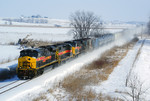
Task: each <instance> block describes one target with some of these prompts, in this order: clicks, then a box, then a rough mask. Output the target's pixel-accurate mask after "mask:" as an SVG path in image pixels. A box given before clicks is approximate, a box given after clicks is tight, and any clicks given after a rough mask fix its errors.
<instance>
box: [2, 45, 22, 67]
mask: <svg viewBox="0 0 150 101" xmlns="http://www.w3.org/2000/svg"><path fill="white" fill-rule="evenodd" d="M0 49H1V51H0V57H1V58H0V63H3V62H9V61H12V60H14V59H17V58H18V57H19V53H20V49H19V46H13V45H0ZM0 68H1V66H0Z"/></svg>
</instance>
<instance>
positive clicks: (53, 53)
mask: <svg viewBox="0 0 150 101" xmlns="http://www.w3.org/2000/svg"><path fill="white" fill-rule="evenodd" d="M114 40H115V34H104V35H100V36H98V37H91V38H84V39H77V40H71V41H65V42H62V43H58V44H53V45H46V46H40V47H38V48H31V49H30V48H29V49H24V50H21V51H20V56H19V58H18V66H17V68H16V74H17V76H18V78H19V79H32V78H34V77H36V76H38V75H42V74H43V72H44V71H45V69H46V68H51V69H54V68H55V67H57V66H58V65H60V64H61V63H63V62H66V61H67V60H69V59H72V58H75V57H77V56H79V55H80V54H83V53H85V52H87V51H89V50H93V49H96V48H99V47H101V46H103V45H106V44H108V43H110V42H112V41H114Z"/></svg>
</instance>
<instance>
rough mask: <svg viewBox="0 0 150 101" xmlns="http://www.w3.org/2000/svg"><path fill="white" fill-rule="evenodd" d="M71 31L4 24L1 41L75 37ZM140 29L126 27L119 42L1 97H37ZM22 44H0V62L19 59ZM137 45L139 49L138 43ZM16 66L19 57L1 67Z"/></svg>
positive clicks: (26, 99)
mask: <svg viewBox="0 0 150 101" xmlns="http://www.w3.org/2000/svg"><path fill="white" fill-rule="evenodd" d="M132 28H133V27H132ZM114 30H115V29H114ZM114 30H110V31H111V32H115V31H116V30H115V31H114ZM138 30H140V28H138ZM69 31H70V29H68V28H31V27H6V26H5V27H0V44H5V43H9V42H17V41H18V39H19V38H24V37H25V36H26V35H28V34H30V35H31V36H30V37H29V38H33V39H36V40H44V41H64V40H71V39H72V36H71V35H69V34H68V33H69ZM136 31H137V29H132V30H131V29H130V31H129V30H126V31H125V32H124V34H125V36H126V37H125V39H124V40H123V39H121V40H117V41H116V42H114V43H111V44H109V45H107V46H105V47H103V48H100V49H97V50H94V51H93V52H89V53H86V54H84V55H82V56H81V57H79V58H77V59H75V60H73V61H71V62H69V63H67V64H64V65H62V66H60V67H59V68H56V69H54V70H52V71H50V72H47V73H45V74H44V75H42V76H40V77H38V78H35V79H33V80H32V81H30V82H28V83H25V84H24V85H21V86H19V87H17V88H16V89H13V90H10V91H9V92H7V93H4V94H0V99H3V100H4V101H5V100H14V101H15V100H17V101H18V100H24V101H28V100H32V98H34V97H37V96H38V95H39V93H40V92H45V91H46V90H47V89H48V88H50V87H51V86H52V85H54V84H55V83H57V82H59V80H62V78H64V77H65V76H67V75H69V74H70V73H72V72H75V71H77V70H79V69H80V68H81V67H82V66H83V65H85V64H87V63H89V62H91V61H93V60H94V59H96V58H98V57H99V56H100V54H101V53H102V52H104V51H106V50H107V49H110V48H111V47H113V46H115V45H122V44H123V43H125V42H127V40H130V39H131V38H132V36H133V34H135V33H137V32H136ZM18 47H19V46H6V45H0V49H1V53H0V56H1V60H0V61H2V60H4V59H6V60H7V59H8V58H9V57H11V58H12V59H13V58H16V57H17V56H18V55H19V49H18ZM135 47H137V48H138V44H137V46H135ZM7 50H8V51H7ZM10 50H11V52H10ZM136 50H137V49H136V48H134V49H133V50H132V51H133V52H129V53H128V54H131V55H132V54H133V55H135V53H134V52H136ZM7 57H8V58H7ZM128 57H130V55H128ZM131 58H133V57H131ZM124 63H125V62H124ZM15 66H17V60H16V61H12V62H9V63H7V64H1V65H0V68H14V67H15ZM120 68H121V67H120ZM114 71H115V70H114ZM47 77H48V78H47ZM110 77H111V76H110ZM14 80H17V78H13V79H11V80H7V81H3V82H0V86H2V85H4V84H7V83H8V82H12V81H14ZM52 100H53V99H52Z"/></svg>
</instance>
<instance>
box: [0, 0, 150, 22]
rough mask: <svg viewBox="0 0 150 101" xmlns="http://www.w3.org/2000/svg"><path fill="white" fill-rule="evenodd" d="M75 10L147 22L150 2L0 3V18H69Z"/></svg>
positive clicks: (1, 0) (108, 18)
mask: <svg viewBox="0 0 150 101" xmlns="http://www.w3.org/2000/svg"><path fill="white" fill-rule="evenodd" d="M77 10H81V11H82V10H84V11H91V12H94V13H95V15H98V16H100V17H101V18H102V19H103V20H105V21H113V20H119V21H148V19H149V16H150V0H0V17H20V16H21V15H25V16H31V15H37V14H40V15H41V16H47V17H49V18H55V19H69V16H70V14H71V13H73V12H75V11H77Z"/></svg>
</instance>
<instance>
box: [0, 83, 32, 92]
mask: <svg viewBox="0 0 150 101" xmlns="http://www.w3.org/2000/svg"><path fill="white" fill-rule="evenodd" d="M29 81H30V80H17V81H14V82H11V83H9V84H6V85H4V86H2V87H0V95H1V94H3V93H5V92H8V91H10V90H12V89H14V88H17V87H18V86H20V85H23V84H25V83H26V82H29Z"/></svg>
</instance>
